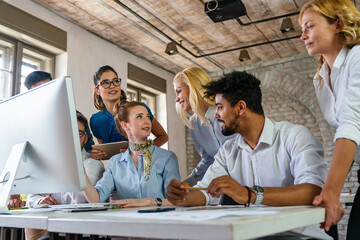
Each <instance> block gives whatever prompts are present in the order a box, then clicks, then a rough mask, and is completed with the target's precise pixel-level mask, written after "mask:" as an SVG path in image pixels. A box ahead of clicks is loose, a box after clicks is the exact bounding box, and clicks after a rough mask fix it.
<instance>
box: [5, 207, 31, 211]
mask: <svg viewBox="0 0 360 240" xmlns="http://www.w3.org/2000/svg"><path fill="white" fill-rule="evenodd" d="M8 209H9V210H17V209H29V208H28V207H13V208H8Z"/></svg>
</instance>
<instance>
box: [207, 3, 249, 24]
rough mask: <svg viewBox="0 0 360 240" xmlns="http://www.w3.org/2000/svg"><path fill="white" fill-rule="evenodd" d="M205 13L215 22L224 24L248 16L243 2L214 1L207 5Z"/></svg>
mask: <svg viewBox="0 0 360 240" xmlns="http://www.w3.org/2000/svg"><path fill="white" fill-rule="evenodd" d="M205 13H206V14H207V15H208V16H209V17H210V18H211V20H213V22H215V23H216V22H223V21H226V20H230V19H234V18H238V17H240V16H244V15H246V8H245V5H244V4H243V3H242V2H241V0H214V1H210V2H206V3H205Z"/></svg>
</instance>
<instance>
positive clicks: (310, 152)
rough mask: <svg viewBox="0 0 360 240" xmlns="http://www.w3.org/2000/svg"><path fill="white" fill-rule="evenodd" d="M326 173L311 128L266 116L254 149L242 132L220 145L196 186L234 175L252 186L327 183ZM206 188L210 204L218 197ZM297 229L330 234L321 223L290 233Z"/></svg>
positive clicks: (308, 233) (318, 235) (317, 234)
mask: <svg viewBox="0 0 360 240" xmlns="http://www.w3.org/2000/svg"><path fill="white" fill-rule="evenodd" d="M326 174H327V172H326V161H325V159H324V158H323V148H322V147H321V145H320V143H319V142H318V141H317V139H316V138H315V137H314V136H313V135H312V133H311V132H310V131H309V129H307V128H306V127H304V126H300V125H294V124H291V123H289V122H275V121H272V120H269V119H268V118H265V124H264V128H263V131H262V133H261V135H260V139H259V142H258V144H257V146H256V147H255V148H254V150H252V149H251V148H250V146H249V145H248V144H247V143H246V142H245V140H244V139H243V138H242V137H241V135H237V136H236V137H235V138H233V139H230V140H228V141H227V142H225V143H224V145H223V146H221V147H220V149H219V151H218V153H217V154H216V155H215V161H214V163H213V164H212V165H211V166H210V167H209V168H208V170H207V172H206V173H205V175H204V177H203V179H202V180H201V181H199V182H198V183H197V184H196V186H198V187H207V186H208V185H209V184H210V182H211V181H212V180H213V179H215V178H217V177H220V176H223V175H230V176H231V177H232V178H233V179H235V180H236V181H237V182H239V183H240V184H241V185H243V186H249V187H252V186H253V185H259V186H262V187H287V186H294V185H298V184H302V183H311V184H314V185H317V186H319V187H323V185H324V182H325V179H326ZM202 192H203V194H204V195H205V197H206V204H207V205H208V204H210V203H213V202H216V201H217V200H218V199H216V198H212V197H211V196H210V194H207V193H206V192H205V191H202ZM265 195H266V192H265ZM293 233H297V234H298V233H300V234H302V235H304V236H311V237H315V238H319V239H328V238H329V236H328V235H326V234H325V232H324V231H323V230H321V229H320V228H319V224H317V225H312V226H308V227H304V228H301V229H296V230H293V231H291V233H289V234H293ZM330 239H331V238H330Z"/></svg>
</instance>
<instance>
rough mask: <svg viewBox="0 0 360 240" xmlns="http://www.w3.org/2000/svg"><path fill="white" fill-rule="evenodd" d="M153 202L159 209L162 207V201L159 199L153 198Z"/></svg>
mask: <svg viewBox="0 0 360 240" xmlns="http://www.w3.org/2000/svg"><path fill="white" fill-rule="evenodd" d="M155 202H156V204H157V205H158V207H160V206H161V205H162V199H161V198H155Z"/></svg>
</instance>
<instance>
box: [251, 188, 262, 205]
mask: <svg viewBox="0 0 360 240" xmlns="http://www.w3.org/2000/svg"><path fill="white" fill-rule="evenodd" d="M251 191H252V192H253V193H255V195H256V199H255V202H254V203H253V204H254V205H260V204H261V202H262V200H263V198H264V193H265V191H264V189H263V188H262V187H260V186H258V185H254V186H253V187H252V188H251Z"/></svg>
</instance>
